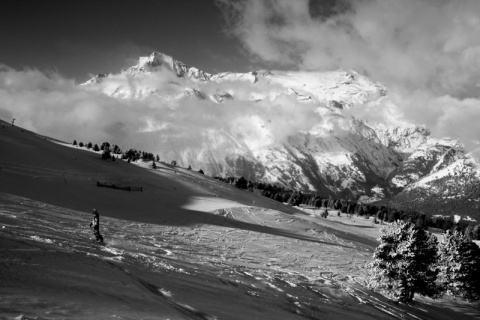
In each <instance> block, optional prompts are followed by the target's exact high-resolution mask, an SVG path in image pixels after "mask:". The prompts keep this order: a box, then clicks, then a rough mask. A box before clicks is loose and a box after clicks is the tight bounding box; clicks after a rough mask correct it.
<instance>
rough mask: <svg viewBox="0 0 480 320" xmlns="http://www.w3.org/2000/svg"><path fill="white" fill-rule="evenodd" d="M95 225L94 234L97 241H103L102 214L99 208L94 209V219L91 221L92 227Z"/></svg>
mask: <svg viewBox="0 0 480 320" xmlns="http://www.w3.org/2000/svg"><path fill="white" fill-rule="evenodd" d="M91 227H93V234H94V235H95V238H96V239H97V242H100V243H103V237H102V235H101V234H100V216H99V215H98V211H97V209H93V220H92V222H91V223H90V228H91Z"/></svg>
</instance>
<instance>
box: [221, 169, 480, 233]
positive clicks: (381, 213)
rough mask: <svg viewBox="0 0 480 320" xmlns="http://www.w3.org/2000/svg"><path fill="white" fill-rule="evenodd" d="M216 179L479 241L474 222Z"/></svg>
mask: <svg viewBox="0 0 480 320" xmlns="http://www.w3.org/2000/svg"><path fill="white" fill-rule="evenodd" d="M213 178H214V179H217V180H219V181H223V182H226V183H229V184H231V185H234V186H235V187H237V188H239V189H244V190H248V191H251V192H257V193H259V194H261V195H262V196H264V197H267V198H270V199H273V200H275V201H278V202H282V203H287V204H288V205H292V206H302V205H303V206H310V207H315V208H322V207H323V208H331V209H334V210H338V211H339V212H340V213H344V214H349V215H353V214H355V215H357V216H360V217H365V218H372V219H373V221H374V223H383V222H388V223H393V222H395V221H399V220H401V221H406V222H411V223H413V224H414V225H415V226H417V227H419V228H422V229H428V228H429V227H432V228H439V229H442V230H444V231H446V230H456V231H459V232H462V233H463V234H465V235H466V236H467V237H468V238H469V239H471V240H480V224H478V223H475V222H473V221H467V220H460V221H459V222H455V221H454V219H453V217H448V216H447V217H444V216H434V215H431V214H425V213H422V212H418V211H415V210H411V209H408V210H403V209H400V208H398V207H397V206H388V205H377V204H374V203H362V202H356V201H353V200H347V199H336V198H332V197H330V196H328V197H327V196H322V195H318V194H317V193H315V192H302V191H298V190H292V189H289V188H285V187H283V186H278V185H275V184H272V183H266V182H255V181H250V180H247V179H245V178H244V177H232V176H230V177H220V176H215V177H213Z"/></svg>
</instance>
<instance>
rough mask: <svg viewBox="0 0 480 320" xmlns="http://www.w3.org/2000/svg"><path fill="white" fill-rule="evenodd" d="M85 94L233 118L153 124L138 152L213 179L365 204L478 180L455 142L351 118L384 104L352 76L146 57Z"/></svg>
mask: <svg viewBox="0 0 480 320" xmlns="http://www.w3.org/2000/svg"><path fill="white" fill-rule="evenodd" d="M83 86H84V87H85V88H86V89H87V90H94V91H99V92H102V93H105V94H107V95H110V96H113V97H116V98H121V99H137V100H140V101H141V100H148V101H151V99H156V100H155V101H156V103H157V104H158V105H162V106H163V105H164V106H167V107H168V108H170V109H172V108H173V109H174V108H177V107H178V105H179V104H185V103H187V104H192V103H193V104H195V103H198V104H199V105H201V106H202V108H204V109H202V110H206V111H204V113H209V115H210V116H211V117H212V118H211V119H212V121H213V122H215V121H217V120H218V119H220V118H221V117H222V115H223V114H225V113H233V114H235V115H236V117H224V118H221V119H220V120H221V121H225V123H224V125H221V126H215V127H213V126H209V124H208V122H206V123H205V124H203V125H199V126H198V128H196V131H194V132H193V133H192V132H190V133H185V132H184V130H182V127H181V125H180V124H179V123H175V120H171V122H169V123H167V124H165V123H164V124H163V125H158V126H155V125H153V127H158V128H163V129H158V130H149V131H148V133H143V134H148V136H149V139H146V140H148V141H150V143H149V144H148V145H144V146H137V148H144V149H145V150H149V151H150V152H153V153H158V154H160V155H161V158H162V159H165V160H167V161H168V160H170V159H175V160H177V162H178V163H179V164H180V165H182V166H188V165H192V167H194V168H202V169H203V170H204V171H205V172H206V173H207V174H210V175H236V176H244V177H245V178H247V179H250V180H267V181H270V182H275V183H279V184H282V185H284V186H288V187H292V188H297V189H303V190H312V191H313V190H317V191H318V192H319V193H321V194H325V195H337V196H342V197H349V198H355V199H358V198H359V197H362V199H364V200H366V201H368V200H376V199H380V198H382V197H392V196H395V195H396V194H398V193H400V192H402V190H405V191H404V192H406V190H410V191H411V190H414V189H415V190H416V189H418V188H421V186H425V185H430V184H432V183H435V181H437V180H439V179H444V178H443V177H444V174H442V172H444V171H445V170H447V171H448V172H454V171H455V170H456V171H455V172H458V171H462V170H470V171H469V172H470V173H469V175H470V176H471V177H478V170H477V169H476V168H478V165H477V163H476V161H475V160H474V159H473V158H472V157H470V156H468V155H466V154H465V152H464V150H463V148H462V145H461V143H460V142H458V141H455V140H452V139H440V140H439V139H434V138H432V137H431V136H430V133H429V131H428V129H426V128H421V127H416V126H414V125H410V124H405V123H401V124H395V123H372V122H369V121H365V120H362V119H359V118H356V117H354V116H352V114H351V113H350V112H349V110H352V109H354V108H363V107H365V106H366V105H368V104H371V103H379V102H381V101H382V100H385V99H388V94H387V88H386V87H385V86H383V85H382V84H379V83H376V82H373V81H371V80H369V79H368V78H366V77H365V76H362V75H360V74H358V73H356V72H354V71H344V70H339V71H332V72H323V73H320V72H286V71H255V72H249V73H228V72H225V73H219V74H209V73H206V72H203V71H201V70H199V69H197V68H194V67H190V66H188V65H186V64H184V63H182V62H180V61H177V60H175V59H173V58H172V57H169V56H167V55H165V54H162V53H153V54H152V55H150V56H148V57H142V58H140V59H139V62H138V64H137V65H135V66H133V67H131V68H128V69H127V70H125V71H123V72H121V73H120V74H103V75H99V76H97V77H95V78H93V79H91V80H90V81H88V82H86V83H85V84H83ZM178 112H180V111H178ZM224 119H226V120H224ZM221 121H219V122H221ZM166 127H168V129H165V128H166ZM139 141H141V139H139ZM452 168H456V169H455V170H454V169H452ZM452 174H453V173H452ZM440 176H441V177H440ZM472 179H473V178H472Z"/></svg>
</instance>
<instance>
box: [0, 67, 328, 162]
mask: <svg viewBox="0 0 480 320" xmlns="http://www.w3.org/2000/svg"><path fill="white" fill-rule="evenodd" d="M191 88H196V89H198V90H199V91H201V92H203V93H204V94H206V95H207V96H211V95H213V94H216V93H219V92H220V93H226V92H228V91H229V90H230V91H232V90H233V91H234V92H232V93H233V94H234V96H235V99H233V100H226V101H224V102H223V103H216V102H214V101H211V100H210V99H208V98H206V99H204V100H202V99H198V98H195V97H192V96H189V95H188V94H186V93H185V92H186V90H187V89H190V90H191ZM109 90H111V91H116V90H117V91H118V90H125V91H133V92H144V93H150V92H151V91H157V93H159V94H160V97H159V96H155V95H151V94H149V95H146V96H145V97H144V98H142V99H121V98H115V97H111V96H108V95H105V94H104V93H103V92H104V91H109ZM284 91H285V90H284V88H282V87H280V86H276V85H271V84H267V83H264V84H263V83H256V84H255V85H254V86H253V85H252V84H251V83H250V82H248V81H229V82H226V83H221V84H213V83H197V82H193V81H190V80H188V78H178V77H177V76H176V75H175V74H173V73H172V72H171V71H170V70H168V69H164V68H161V69H159V70H157V72H153V73H149V74H148V75H147V74H138V75H136V76H130V75H127V74H125V73H122V74H116V75H108V76H107V77H105V78H103V79H102V82H101V83H99V84H96V85H95V86H91V87H89V86H78V85H77V84H76V83H75V81H73V80H69V79H65V78H63V77H62V76H60V75H58V74H56V73H49V74H46V73H43V72H40V71H38V70H34V69H26V70H22V71H17V70H14V69H12V68H9V67H6V66H3V67H1V68H0V117H1V118H2V119H3V120H5V121H7V122H10V121H11V119H12V118H15V119H16V121H15V124H17V125H19V126H22V127H25V128H27V129H30V130H33V131H35V132H38V133H40V134H44V135H47V136H51V137H55V138H57V139H60V140H64V141H67V142H71V141H73V140H74V139H76V140H77V141H78V142H80V141H81V142H84V143H87V142H89V141H90V142H92V143H97V144H100V143H102V142H104V141H108V142H110V143H112V144H117V145H119V146H120V148H122V149H129V148H134V149H137V150H143V151H148V152H152V153H154V154H159V155H160V157H161V158H162V159H165V160H167V161H169V160H172V159H176V160H179V162H180V163H181V164H182V165H188V164H192V165H194V164H195V163H194V162H191V161H192V159H195V157H196V155H197V154H200V153H202V152H205V150H209V152H217V153H218V155H219V156H218V157H217V158H218V159H220V160H221V159H224V158H225V156H226V155H228V152H234V153H236V154H238V152H239V150H243V151H244V152H245V154H244V155H249V154H251V151H250V150H251V148H261V147H262V146H265V145H268V144H269V143H271V142H273V141H281V140H283V139H285V138H287V137H288V136H289V135H291V134H293V133H295V132H297V131H299V130H308V129H309V128H310V127H312V126H313V125H315V124H316V123H318V122H319V121H320V119H321V116H320V115H319V114H317V113H316V107H317V106H315V105H314V104H302V103H299V102H298V101H297V100H296V98H295V97H294V96H293V95H288V94H286V93H284ZM252 95H253V96H256V95H257V96H264V100H263V101H259V102H256V103H254V102H251V101H250V100H251V98H252ZM170 98H171V99H170ZM247 146H248V147H247Z"/></svg>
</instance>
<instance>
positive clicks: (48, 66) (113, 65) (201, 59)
mask: <svg viewBox="0 0 480 320" xmlns="http://www.w3.org/2000/svg"><path fill="white" fill-rule="evenodd" d="M223 26H224V21H223V18H222V14H221V11H220V9H219V8H218V7H217V6H216V5H215V3H214V0H142V1H133V0H92V1H70V0H61V1H60V0H42V1H40V0H30V1H22V0H13V1H12V0H6V1H5V0H4V1H2V4H1V13H0V43H1V49H0V64H5V65H7V66H10V67H12V68H15V69H17V70H21V69H23V68H25V67H30V68H36V69H39V70H41V71H50V70H53V71H56V72H58V73H60V74H61V75H63V76H65V77H68V78H74V79H76V81H77V82H83V81H84V80H86V79H88V78H89V74H98V73H103V72H118V71H120V70H121V69H122V68H125V67H128V66H131V65H133V64H135V62H136V59H137V58H138V57H139V56H144V55H149V54H150V53H151V52H153V51H160V52H164V53H166V54H169V55H171V56H173V57H174V58H176V59H178V60H181V61H183V62H184V63H187V64H189V65H192V66H195V67H198V68H200V69H203V70H204V71H207V72H211V73H214V72H220V71H249V70H252V69H254V68H255V67H256V66H253V65H252V64H251V62H249V60H248V58H247V56H246V55H244V54H242V49H241V46H240V43H239V42H238V41H237V40H235V39H232V38H229V37H227V36H226V35H225V33H224V32H223Z"/></svg>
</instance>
